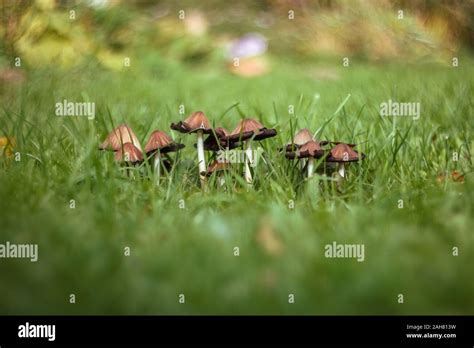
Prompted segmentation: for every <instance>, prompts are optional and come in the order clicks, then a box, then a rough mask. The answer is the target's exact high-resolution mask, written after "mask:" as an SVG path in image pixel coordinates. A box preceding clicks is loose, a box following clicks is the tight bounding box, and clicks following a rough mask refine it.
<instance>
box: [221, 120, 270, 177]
mask: <svg viewBox="0 0 474 348" xmlns="http://www.w3.org/2000/svg"><path fill="white" fill-rule="evenodd" d="M276 134H277V132H276V130H275V129H271V128H266V127H265V126H263V124H261V123H260V122H258V121H257V120H255V119H252V118H246V119H243V120H240V122H239V124H238V125H237V127H236V128H235V129H234V130H233V131H232V132H231V133H230V134H229V136H228V137H226V140H227V141H230V142H240V141H243V142H244V148H245V153H246V157H245V174H244V176H245V181H247V183H248V184H251V183H252V173H251V172H250V167H249V162H250V163H253V151H252V140H257V141H260V140H263V139H266V138H271V137H274V136H275V135H276Z"/></svg>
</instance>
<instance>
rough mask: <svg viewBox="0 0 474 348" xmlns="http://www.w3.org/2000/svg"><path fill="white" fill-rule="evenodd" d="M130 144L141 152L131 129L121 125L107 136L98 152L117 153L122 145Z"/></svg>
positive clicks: (138, 142)
mask: <svg viewBox="0 0 474 348" xmlns="http://www.w3.org/2000/svg"><path fill="white" fill-rule="evenodd" d="M127 143H132V144H133V145H134V146H135V147H136V148H137V149H138V150H140V151H142V147H141V145H140V141H139V140H138V138H137V136H136V135H135V133H134V132H133V130H132V128H130V127H129V126H127V125H126V124H121V125H120V126H118V127H117V128H115V129H114V130H113V131H112V132H110V134H109V135H108V136H107V138H106V139H105V141H104V142H103V143H102V144H101V145H100V146H99V149H100V150H109V151H118V150H120V149H121V148H122V146H123V145H125V144H127Z"/></svg>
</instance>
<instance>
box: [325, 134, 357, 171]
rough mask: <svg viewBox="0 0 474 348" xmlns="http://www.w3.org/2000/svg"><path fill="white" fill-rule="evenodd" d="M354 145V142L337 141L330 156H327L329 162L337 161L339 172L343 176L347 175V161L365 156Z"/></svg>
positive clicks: (354, 160)
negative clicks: (354, 148)
mask: <svg viewBox="0 0 474 348" xmlns="http://www.w3.org/2000/svg"><path fill="white" fill-rule="evenodd" d="M354 146H355V145H354V144H345V143H341V142H337V145H336V146H334V147H333V148H332V149H331V152H330V154H329V156H328V157H327V158H326V161H327V162H333V163H337V168H336V169H337V173H338V174H339V176H340V177H341V178H345V177H346V168H345V163H350V162H357V161H359V160H361V159H364V158H365V155H364V154H363V153H359V152H357V151H355V150H353V149H352V148H353V147H354Z"/></svg>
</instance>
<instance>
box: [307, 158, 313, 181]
mask: <svg viewBox="0 0 474 348" xmlns="http://www.w3.org/2000/svg"><path fill="white" fill-rule="evenodd" d="M313 172H314V158H313V157H310V158H308V178H311V177H312V176H313Z"/></svg>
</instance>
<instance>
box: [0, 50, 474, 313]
mask: <svg viewBox="0 0 474 348" xmlns="http://www.w3.org/2000/svg"><path fill="white" fill-rule="evenodd" d="M460 61H461V64H460V66H459V67H457V68H454V67H449V66H441V65H431V64H424V65H422V64H419V65H416V64H412V65H404V64H402V63H400V64H395V63H394V64H387V65H382V64H380V65H377V64H372V65H368V64H366V63H364V62H359V61H356V60H354V61H351V64H350V66H349V67H343V66H342V64H341V62H340V61H339V60H329V59H328V60H322V61H319V62H311V61H307V62H294V61H291V60H281V59H278V57H273V59H272V62H271V64H272V72H271V73H270V74H268V75H265V76H260V77H255V78H242V77H238V76H233V75H231V74H229V73H227V72H226V71H225V69H224V68H223V67H222V66H220V65H217V64H214V63H212V62H210V63H207V64H206V63H202V64H199V65H197V66H196V65H181V64H177V63H173V62H172V61H167V60H164V59H162V58H160V57H158V56H155V55H153V53H148V54H143V55H141V56H140V57H139V58H135V59H133V60H132V64H131V66H130V67H129V68H124V69H123V70H122V71H118V72H111V71H107V70H104V69H102V68H100V67H99V66H97V65H95V64H93V63H84V64H83V65H81V66H80V67H76V68H73V69H69V70H65V69H61V68H59V67H58V68H54V67H49V68H46V67H45V68H39V69H34V70H33V69H31V70H30V71H28V78H27V80H26V81H25V82H24V83H22V84H18V85H14V86H8V88H4V89H3V90H2V94H1V104H2V110H1V111H0V135H1V136H10V137H14V138H15V139H16V148H15V150H14V151H15V152H19V153H20V158H19V160H18V161H16V160H15V157H14V156H13V157H10V158H9V157H7V156H6V155H4V156H1V157H0V242H1V243H4V242H5V241H10V242H11V243H37V244H38V248H39V258H38V261H37V262H30V261H29V260H21V259H2V260H1V262H0V313H1V314H474V296H473V294H474V280H473V277H472V274H473V273H472V272H473V270H472V265H474V235H473V226H474V180H473V179H474V176H473V175H472V170H473V163H472V161H473V153H472V151H473V146H474V139H473V126H474V124H473V110H474V98H473V95H474V91H473V81H474V65H473V63H474V62H473V61H472V59H471V58H468V57H465V58H461V60H460ZM5 87H6V86H5ZM63 99H67V100H70V101H92V102H95V104H96V115H95V118H94V119H93V120H88V119H87V118H86V117H58V116H56V115H55V103H56V102H58V101H62V100H63ZM389 99H391V100H398V101H411V102H420V104H421V114H420V118H419V119H418V120H413V119H412V118H410V117H381V116H380V115H379V105H380V104H381V103H382V102H385V101H388V100H389ZM180 105H184V106H185V114H180V113H179V106H180ZM290 105H293V107H294V113H293V114H291V113H289V106H290ZM196 110H202V111H204V112H205V113H206V115H207V116H208V118H209V119H210V120H211V122H212V123H213V124H215V126H224V127H226V128H228V129H233V128H234V127H235V125H236V124H237V122H238V121H239V120H240V119H241V118H242V117H246V116H254V117H256V118H257V119H259V120H261V122H262V123H263V124H265V125H266V126H267V127H274V128H276V129H277V131H278V135H277V136H276V137H275V138H270V139H267V140H264V141H262V142H261V143H260V144H259V145H260V146H261V147H262V149H263V150H264V154H263V156H264V159H265V161H260V162H259V164H258V166H257V167H256V168H255V173H254V174H255V175H254V183H253V187H248V186H247V185H246V184H245V182H244V180H243V176H242V175H241V172H240V168H236V169H235V170H233V171H231V172H230V174H228V175H227V176H226V184H225V187H219V186H218V185H217V183H216V180H215V178H214V177H211V178H210V180H209V182H208V185H207V190H201V188H200V184H199V179H198V175H197V164H196V152H195V148H194V143H195V137H193V136H188V135H183V134H180V133H177V132H175V131H172V130H171V129H170V128H169V127H170V124H171V122H177V121H179V120H182V119H184V118H185V117H186V116H187V115H188V114H190V113H191V112H192V111H196ZM120 123H127V124H129V125H130V126H131V127H132V128H133V130H134V131H135V133H136V134H137V135H138V137H139V138H140V140H141V142H142V144H143V145H144V144H145V143H146V140H147V138H148V136H149V134H150V133H151V132H152V131H153V130H155V129H160V130H164V131H166V132H167V133H168V134H171V135H172V136H173V137H174V139H175V140H180V141H182V142H183V143H184V144H186V147H185V148H184V149H183V150H182V151H181V152H180V153H179V154H178V155H176V154H174V155H173V158H174V159H175V167H174V168H173V170H172V171H171V172H170V173H169V174H168V175H166V176H165V177H163V178H162V179H161V180H160V182H159V185H156V181H155V180H153V179H151V174H150V172H151V168H150V167H149V166H148V165H146V164H144V165H142V166H141V167H139V168H135V169H134V170H133V172H134V175H132V176H129V177H127V176H126V175H124V171H123V168H122V169H121V168H120V167H119V166H118V165H117V164H116V163H115V162H114V158H113V153H111V152H101V151H98V146H99V144H100V143H101V142H102V141H103V140H104V139H105V137H106V136H107V134H108V133H109V132H110V131H111V130H112V129H113V127H114V126H117V125H118V124H120ZM305 127H307V128H309V129H310V130H312V131H313V132H316V131H318V136H319V138H321V139H330V140H340V141H345V142H351V143H357V144H359V145H358V147H357V148H358V149H359V150H360V151H362V152H363V153H365V154H366V158H365V159H364V160H363V161H361V162H359V163H354V164H351V165H350V166H349V169H348V173H349V175H348V178H347V180H345V181H343V182H342V184H340V185H337V184H336V183H335V182H334V181H332V180H331V178H330V177H326V176H324V175H315V176H314V177H313V178H311V179H310V180H306V179H305V177H304V175H303V174H302V173H301V172H300V170H299V166H298V164H297V163H296V162H292V161H289V160H287V159H285V157H284V156H283V155H282V154H281V153H279V151H278V149H279V148H281V147H282V146H283V145H284V144H286V143H288V142H289V141H290V140H291V138H292V134H294V133H295V131H296V130H298V129H300V128H305ZM454 152H455V153H457V156H458V160H457V161H453V153H454ZM17 159H18V158H17ZM454 170H455V171H458V172H459V173H461V174H463V175H464V179H463V180H462V181H461V180H458V181H456V180H451V178H450V175H447V179H446V180H444V179H443V178H442V176H441V175H442V174H443V173H451V172H452V171H454ZM71 200H73V201H71ZM334 241H335V242H337V243H357V244H363V245H364V246H365V259H364V261H363V262H358V261H357V260H356V259H347V258H346V259H336V258H333V259H331V258H326V257H325V252H324V250H325V245H326V244H331V243H333V242H334ZM235 247H238V254H239V255H238V256H236V254H237V252H236V250H237V249H235ZM127 248H129V249H127ZM453 248H457V249H453ZM128 250H129V251H130V253H129V255H128ZM454 250H457V251H458V252H454ZM453 254H455V255H453ZM71 294H74V295H75V303H71V301H70V298H71V297H70V295H71ZM181 294H183V295H184V299H185V300H184V301H182V299H183V297H182V296H180V295H181ZM290 295H293V296H294V302H293V301H291V300H290V301H289V299H290V298H293V297H292V296H290ZM399 295H403V303H400V302H401V301H400V298H401V297H400V296H399ZM180 299H181V301H180ZM182 302H184V303H182Z"/></svg>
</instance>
